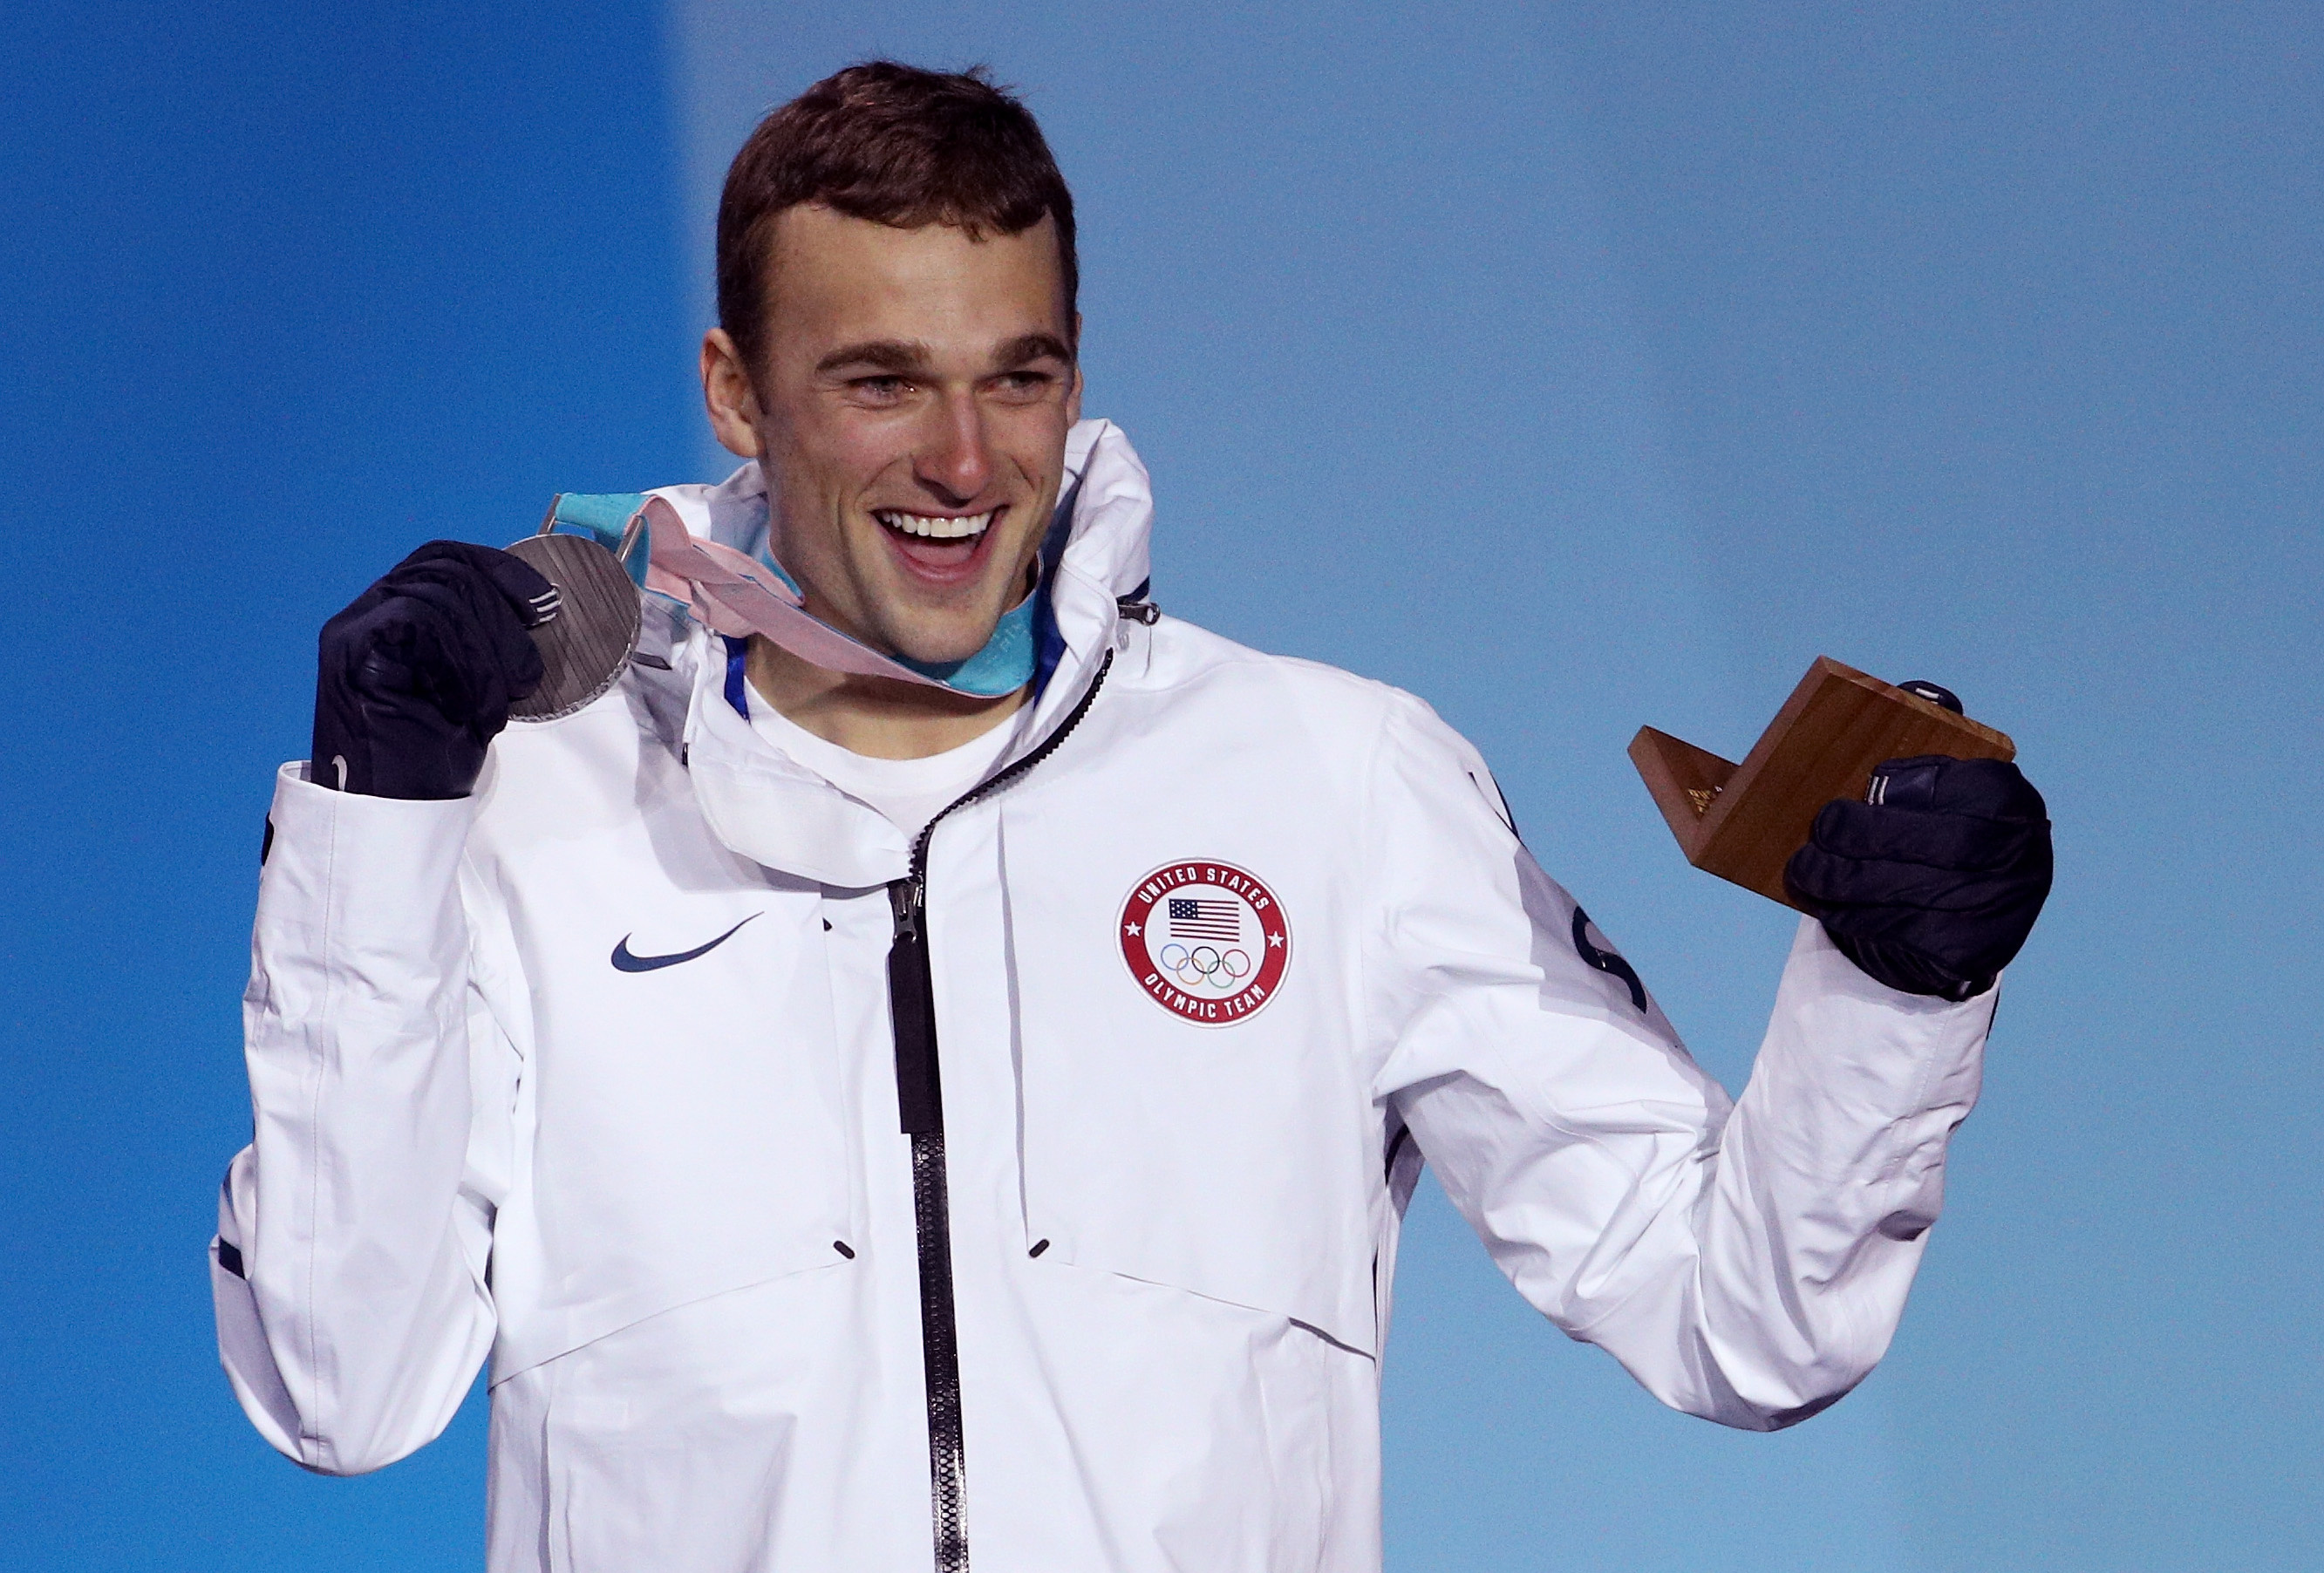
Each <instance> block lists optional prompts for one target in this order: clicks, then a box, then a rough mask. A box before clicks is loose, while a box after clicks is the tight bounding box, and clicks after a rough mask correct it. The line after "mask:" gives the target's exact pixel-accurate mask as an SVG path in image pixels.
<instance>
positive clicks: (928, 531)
mask: <svg viewBox="0 0 2324 1573" xmlns="http://www.w3.org/2000/svg"><path fill="white" fill-rule="evenodd" d="M873 517H874V518H876V519H878V520H879V521H880V522H881V524H884V525H886V526H888V527H889V528H890V529H900V530H902V531H903V532H904V533H905V534H906V535H917V536H921V537H924V538H927V539H929V540H960V539H963V538H965V537H968V536H974V535H982V534H983V533H984V531H985V529H986V527H987V526H989V525H991V522H992V511H991V510H989V509H988V510H987V511H984V512H982V513H978V514H973V515H971V516H970V517H969V518H966V519H931V518H929V517H928V516H927V515H926V514H921V513H899V512H897V511H894V510H893V509H888V510H883V511H881V512H880V513H878V514H875V515H874V516H873Z"/></svg>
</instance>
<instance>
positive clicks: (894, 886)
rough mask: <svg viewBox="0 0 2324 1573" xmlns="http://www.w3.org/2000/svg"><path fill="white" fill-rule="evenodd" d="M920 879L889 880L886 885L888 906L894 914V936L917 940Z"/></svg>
mask: <svg viewBox="0 0 2324 1573" xmlns="http://www.w3.org/2000/svg"><path fill="white" fill-rule="evenodd" d="M920 897H921V888H920V881H919V880H918V878H914V877H911V876H907V877H906V878H901V879H897V880H893V881H891V882H890V884H889V886H888V906H889V907H890V910H892V911H893V912H894V913H895V915H896V937H897V938H898V939H899V940H917V939H918V938H919V937H920Z"/></svg>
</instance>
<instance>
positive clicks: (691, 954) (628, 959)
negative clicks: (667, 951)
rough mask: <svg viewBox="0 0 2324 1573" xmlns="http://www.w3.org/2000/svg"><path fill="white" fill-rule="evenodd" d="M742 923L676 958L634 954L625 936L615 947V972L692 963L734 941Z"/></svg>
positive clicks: (654, 969)
mask: <svg viewBox="0 0 2324 1573" xmlns="http://www.w3.org/2000/svg"><path fill="white" fill-rule="evenodd" d="M758 916H761V914H759V913H756V912H754V913H752V915H751V917H758ZM751 917H746V918H744V919H743V920H742V923H748V922H750V921H751ZM742 923H738V924H735V925H734V927H733V928H730V929H728V930H727V931H726V932H725V933H724V934H720V935H719V936H718V937H717V938H716V939H715V940H712V941H711V942H710V943H708V944H706V945H696V946H695V947H694V948H693V949H692V950H690V951H680V952H678V953H677V954H676V955H674V956H641V955H637V954H634V953H632V951H631V950H630V936H629V935H627V934H623V935H622V943H620V944H618V945H615V946H614V947H613V970H615V971H617V972H652V971H656V970H659V969H661V968H663V967H675V966H677V965H678V963H679V962H680V961H693V960H694V959H695V958H696V956H706V955H708V954H709V953H710V952H713V951H715V950H716V949H717V948H718V947H719V946H720V945H723V944H724V943H726V942H727V941H728V940H731V939H733V937H734V933H735V930H736V929H740V928H741V927H742Z"/></svg>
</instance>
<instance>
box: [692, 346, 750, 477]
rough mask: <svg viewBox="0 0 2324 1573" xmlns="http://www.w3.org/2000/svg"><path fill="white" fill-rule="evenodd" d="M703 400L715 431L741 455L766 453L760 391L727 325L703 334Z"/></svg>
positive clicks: (729, 448) (721, 441)
mask: <svg viewBox="0 0 2324 1573" xmlns="http://www.w3.org/2000/svg"><path fill="white" fill-rule="evenodd" d="M702 402H703V405H704V407H705V409H708V410H709V412H710V430H711V434H712V435H713V436H715V437H717V439H718V443H719V446H722V447H724V449H725V450H726V451H727V452H728V453H730V454H733V455H734V456H735V457H737V458H742V459H756V458H761V457H764V456H765V455H764V454H763V453H762V452H761V444H760V442H759V393H758V390H757V389H755V388H753V387H752V385H751V373H750V372H749V370H748V369H747V368H745V367H744V365H743V363H742V351H741V350H740V349H738V348H736V347H735V345H734V341H733V339H732V338H730V337H728V336H727V335H726V330H725V329H724V328H723V327H714V328H712V329H711V330H710V331H709V332H708V333H705V334H704V335H703V336H702Z"/></svg>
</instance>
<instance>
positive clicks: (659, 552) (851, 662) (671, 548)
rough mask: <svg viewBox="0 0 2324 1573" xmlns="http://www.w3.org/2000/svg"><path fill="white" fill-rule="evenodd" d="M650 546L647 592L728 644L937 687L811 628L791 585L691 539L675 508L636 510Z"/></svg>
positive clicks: (834, 634)
mask: <svg viewBox="0 0 2324 1573" xmlns="http://www.w3.org/2000/svg"><path fill="white" fill-rule="evenodd" d="M639 517H641V519H643V520H645V524H646V530H647V532H648V535H649V537H650V540H651V542H652V545H651V547H650V553H649V557H648V560H647V567H646V588H647V589H649V590H651V591H655V592H657V593H659V594H663V595H667V596H669V597H670V598H671V599H672V600H674V601H682V602H685V603H687V604H688V605H690V606H691V607H693V609H694V615H695V617H696V619H697V620H699V621H701V622H703V623H704V624H705V625H706V626H708V627H709V628H710V629H711V630H713V631H714V632H717V633H722V634H724V635H726V636H727V637H728V638H730V639H740V638H742V637H743V636H744V635H746V634H753V633H761V634H764V635H766V636H767V637H768V638H769V639H772V640H774V641H775V642H776V643H777V644H779V645H780V646H782V647H783V649H787V650H788V651H790V653H791V654H793V655H795V656H797V657H798V658H799V659H801V660H803V661H807V662H809V663H810V664H812V665H815V666H817V667H822V668H823V669H824V670H825V671H827V672H846V673H849V674H851V675H853V676H859V677H892V678H894V679H895V680H897V681H898V682H899V683H918V684H919V685H921V686H923V687H927V688H942V687H944V685H943V684H942V683H940V682H938V681H936V679H935V678H934V677H927V676H921V675H920V674H919V673H918V672H915V671H913V670H912V669H911V668H910V667H907V666H905V665H904V664H903V663H902V662H900V661H898V660H895V659H894V658H890V657H888V656H883V655H881V653H880V652H879V651H877V650H874V649H870V648H869V647H868V646H865V645H862V644H860V643H858V642H857V641H856V640H854V639H850V638H848V637H847V636H846V635H845V634H844V633H841V632H840V631H839V630H836V629H834V628H831V627H828V626H826V625H825V624H824V623H821V622H818V621H816V620H815V618H814V617H812V616H810V615H809V614H808V612H807V609H806V608H804V607H802V606H801V605H800V604H799V600H798V596H797V595H796V594H794V593H792V591H791V587H790V586H789V585H788V584H784V583H783V582H782V580H780V579H779V578H777V577H776V576H775V575H774V574H772V573H771V572H770V571H769V570H768V569H767V567H766V566H764V565H763V564H761V563H757V562H753V561H752V559H751V558H749V557H744V556H743V555H742V553H741V552H738V551H736V550H735V549H734V548H733V547H726V546H721V545H719V544H718V543H717V542H716V541H707V540H702V539H699V538H696V536H695V535H694V533H693V532H692V531H691V530H688V529H687V528H686V521H685V520H682V519H680V518H679V517H678V510H677V509H675V508H673V507H672V506H670V504H669V501H668V500H667V499H664V498H660V497H649V498H647V499H646V505H645V506H644V507H643V508H642V509H640V510H639Z"/></svg>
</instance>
